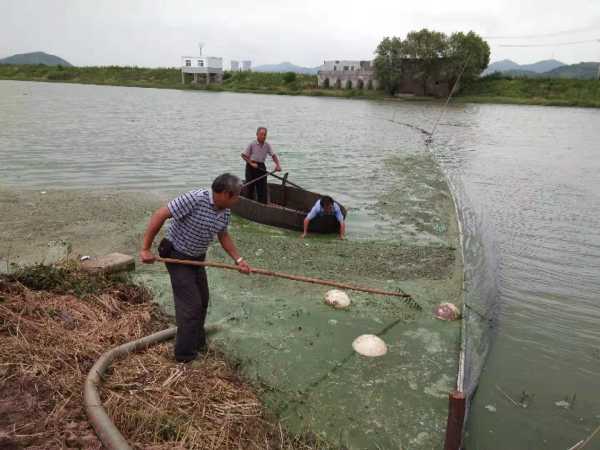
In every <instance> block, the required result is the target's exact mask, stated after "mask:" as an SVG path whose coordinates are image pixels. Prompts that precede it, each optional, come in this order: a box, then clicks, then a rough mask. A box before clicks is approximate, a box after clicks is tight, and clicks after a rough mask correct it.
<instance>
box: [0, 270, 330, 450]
mask: <svg viewBox="0 0 600 450" xmlns="http://www.w3.org/2000/svg"><path fill="white" fill-rule="evenodd" d="M151 300H152V296H151V293H150V292H149V291H148V290H147V289H145V288H143V287H140V286H137V285H134V284H132V283H130V282H128V281H127V280H126V279H124V278H122V277H110V278H106V277H102V276H94V275H88V274H85V273H81V272H79V271H78V270H76V268H75V267H74V266H71V267H52V266H41V265H39V266H34V267H30V268H21V269H19V270H17V271H16V272H14V273H12V274H10V275H2V276H0V392H2V401H1V402H0V448H45V449H60V448H87V449H99V448H101V447H102V445H101V443H100V441H99V440H98V438H97V437H96V435H95V433H94V431H93V429H92V427H91V425H90V424H89V422H88V420H87V417H86V415H85V412H84V408H83V389H82V387H83V383H84V380H85V377H86V376H87V373H88V371H89V370H90V368H91V367H92V365H93V364H94V362H95V361H96V360H97V359H98V357H99V356H100V355H101V354H102V353H104V352H105V351H107V350H109V349H110V348H113V347H115V346H117V345H120V344H123V343H125V342H129V341H131V340H133V339H138V338H141V337H143V336H146V335H148V334H151V333H154V332H156V331H159V330H162V329H165V328H167V327H168V326H169V322H168V320H167V318H166V317H165V316H164V315H163V314H162V313H161V311H160V310H159V309H158V307H157V306H156V304H155V303H153V302H152V301H151ZM171 353H172V348H171V345H170V344H162V345H159V346H156V347H153V348H151V349H150V350H148V351H146V352H142V353H137V354H134V355H133V356H132V357H131V358H129V359H126V360H120V361H118V362H116V363H115V364H113V366H112V367H111V369H110V372H109V375H108V377H107V378H106V380H105V383H104V384H103V385H102V387H101V395H102V398H103V404H104V405H105V407H106V409H107V411H108V413H109V415H110V416H111V417H112V419H113V420H114V422H115V424H116V426H117V428H118V429H119V430H121V432H122V433H123V434H124V436H125V438H126V439H127V440H128V441H129V442H130V443H132V444H133V447H134V448H150V447H151V448H153V449H173V448H181V449H182V448H188V449H205V448H206V449H208V448H210V449H239V448H244V449H246V448H247V449H257V450H258V449H264V448H277V449H290V450H292V449H294V450H295V449H324V448H327V447H326V445H325V444H324V443H323V442H322V441H321V440H320V438H318V437H317V436H316V435H310V434H309V435H305V436H298V437H296V436H290V435H289V434H287V433H286V432H285V430H283V429H282V428H281V426H280V425H279V424H278V423H277V422H276V421H275V420H271V418H270V417H268V415H267V413H266V411H265V410H264V408H263V406H262V403H261V402H260V401H259V399H258V396H257V393H256V388H253V387H251V386H250V385H249V384H248V383H245V382H244V381H243V380H242V379H241V378H240V377H239V375H238V374H237V371H236V366H235V364H232V363H230V362H229V361H228V360H227V359H225V357H224V355H222V354H220V353H219V352H218V351H215V350H211V351H210V352H209V353H208V355H207V356H205V357H204V358H203V359H202V360H200V361H198V363H194V365H193V366H188V365H184V364H176V363H175V362H174V361H173V360H172V357H171Z"/></svg>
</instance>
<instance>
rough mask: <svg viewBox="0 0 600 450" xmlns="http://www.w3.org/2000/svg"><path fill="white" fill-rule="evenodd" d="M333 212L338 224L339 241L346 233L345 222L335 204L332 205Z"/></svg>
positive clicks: (338, 207)
mask: <svg viewBox="0 0 600 450" xmlns="http://www.w3.org/2000/svg"><path fill="white" fill-rule="evenodd" d="M333 210H334V212H335V218H336V219H337V221H338V222H339V223H340V239H344V234H345V233H346V222H345V220H344V214H342V209H341V208H340V205H338V204H337V203H334V204H333Z"/></svg>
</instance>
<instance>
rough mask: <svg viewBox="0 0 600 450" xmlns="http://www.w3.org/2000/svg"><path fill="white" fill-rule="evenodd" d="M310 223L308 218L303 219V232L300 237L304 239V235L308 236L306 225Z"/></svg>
mask: <svg viewBox="0 0 600 450" xmlns="http://www.w3.org/2000/svg"><path fill="white" fill-rule="evenodd" d="M309 223H310V219H309V218H308V217H306V218H305V219H304V232H303V233H302V236H300V237H306V235H307V234H308V224H309Z"/></svg>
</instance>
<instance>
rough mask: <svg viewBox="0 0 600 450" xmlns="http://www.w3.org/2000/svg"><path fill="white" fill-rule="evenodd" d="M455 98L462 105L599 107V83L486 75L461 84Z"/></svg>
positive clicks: (594, 81) (596, 81)
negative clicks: (462, 103)
mask: <svg viewBox="0 0 600 450" xmlns="http://www.w3.org/2000/svg"><path fill="white" fill-rule="evenodd" d="M456 98H457V100H460V101H463V102H479V103H513V104H534V105H547V106H586V107H600V81H598V80H575V79H566V78H512V77H504V76H496V75H490V76H487V77H482V78H480V79H478V80H475V81H471V82H466V83H464V84H463V86H462V87H461V90H460V92H459V94H458V96H457V97H456Z"/></svg>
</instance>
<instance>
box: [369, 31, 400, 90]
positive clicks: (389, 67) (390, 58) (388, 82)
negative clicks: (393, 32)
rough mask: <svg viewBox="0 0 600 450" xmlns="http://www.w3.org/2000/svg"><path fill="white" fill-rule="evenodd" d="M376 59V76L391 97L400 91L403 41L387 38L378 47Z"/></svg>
mask: <svg viewBox="0 0 600 450" xmlns="http://www.w3.org/2000/svg"><path fill="white" fill-rule="evenodd" d="M375 53H376V55H377V56H376V57H375V61H374V62H373V64H374V66H375V74H376V76H377V79H378V80H379V83H380V84H381V86H382V87H383V89H384V90H385V91H386V92H387V93H388V94H390V95H394V94H395V93H396V92H397V91H398V87H399V85H400V79H401V78H402V75H403V73H402V66H401V64H400V58H401V56H400V55H401V53H402V40H401V39H400V38H397V37H392V38H389V37H385V38H383V40H382V41H381V42H380V43H379V45H378V46H377V50H376V51H375Z"/></svg>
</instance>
